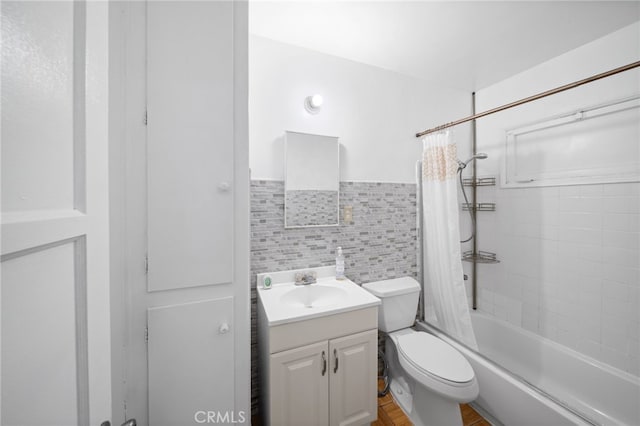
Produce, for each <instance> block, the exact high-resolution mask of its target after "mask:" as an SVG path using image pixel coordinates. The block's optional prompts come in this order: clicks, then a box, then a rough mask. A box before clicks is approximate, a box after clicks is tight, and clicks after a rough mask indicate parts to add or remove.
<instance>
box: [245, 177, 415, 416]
mask: <svg viewBox="0 0 640 426" xmlns="http://www.w3.org/2000/svg"><path fill="white" fill-rule="evenodd" d="M344 206H352V207H353V221H352V222H350V223H344V222H343V217H342V208H343V207H344ZM340 207H341V212H340V226H334V227H319V228H300V229H284V182H282V181H263V180H254V181H251V286H252V291H251V323H252V327H251V355H252V356H251V358H252V359H251V387H252V389H251V407H252V413H253V415H255V414H257V413H258V395H259V394H260V383H259V377H258V371H257V364H258V362H257V361H258V356H257V355H258V353H257V350H258V348H257V330H256V303H257V299H256V297H257V294H256V291H255V287H256V274H258V273H261V272H273V271H285V270H289V269H300V268H307V267H316V266H326V265H333V264H334V263H335V256H336V248H337V247H342V249H343V252H344V256H345V269H346V271H345V272H346V275H347V277H348V278H349V279H351V280H352V281H353V282H355V283H357V284H364V283H367V282H370V281H377V280H383V279H388V278H396V277H401V276H406V275H409V276H413V277H416V276H417V258H416V253H417V249H416V232H417V231H416V185H415V184H399V183H381V182H374V183H368V182H367V183H365V182H341V183H340Z"/></svg>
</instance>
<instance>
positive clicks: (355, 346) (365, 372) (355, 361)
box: [329, 330, 378, 426]
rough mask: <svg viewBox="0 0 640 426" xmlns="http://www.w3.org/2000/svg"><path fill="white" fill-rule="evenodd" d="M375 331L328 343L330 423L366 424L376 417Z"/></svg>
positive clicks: (376, 338)
mask: <svg viewBox="0 0 640 426" xmlns="http://www.w3.org/2000/svg"><path fill="white" fill-rule="evenodd" d="M377 351H378V330H369V331H365V332H363V333H358V334H353V335H351V336H346V337H341V338H338V339H333V340H330V341H329V355H330V359H331V362H330V367H331V369H330V375H331V379H330V382H331V384H330V389H329V399H330V410H329V415H330V424H331V425H332V426H338V425H340V426H346V425H362V424H365V423H366V424H368V423H371V422H373V421H375V420H376V418H377V389H378V387H377V383H376V382H377V378H378V372H377V367H378V366H377V359H378V358H377V355H378V354H377Z"/></svg>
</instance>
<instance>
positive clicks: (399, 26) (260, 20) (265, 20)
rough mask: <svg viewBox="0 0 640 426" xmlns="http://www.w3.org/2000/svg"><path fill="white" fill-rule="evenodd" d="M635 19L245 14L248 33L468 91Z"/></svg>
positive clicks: (563, 4)
mask: <svg viewBox="0 0 640 426" xmlns="http://www.w3.org/2000/svg"><path fill="white" fill-rule="evenodd" d="M638 20H640V1H493V2H490V1H361V0H360V1H300V0H299V1H293V0H290V1H261V0H257V1H252V2H251V3H250V9H249V30H250V33H252V34H255V35H258V36H261V37H266V38H269V39H273V40H277V41H280V42H284V43H288V44H292V45H296V46H300V47H304V48H308V49H311V50H315V51H318V52H322V53H326V54H330V55H334V56H338V57H342V58H346V59H350V60H353V61H357V62H361V63H365V64H369V65H373V66H376V67H380V68H384V69H387V70H391V71H395V72H399V73H402V74H407V75H410V76H414V77H417V78H421V79H425V80H427V81H431V82H433V83H436V84H442V85H445V86H447V87H452V88H458V89H462V90H468V91H474V90H479V89H482V88H484V87H487V86H490V85H492V84H494V83H496V82H498V81H501V80H503V79H505V78H507V77H509V76H512V75H514V74H517V73H519V72H521V71H524V70H526V69H528V68H530V67H532V66H534V65H536V64H539V63H542V62H544V61H547V60H549V59H551V58H553V57H555V56H558V55H560V54H562V53H564V52H567V51H569V50H571V49H574V48H576V47H578V46H581V45H583V44H585V43H588V42H590V41H592V40H595V39H597V38H599V37H602V36H604V35H605V34H608V33H611V32H613V31H615V30H617V29H619V28H622V27H625V26H627V25H630V24H632V23H633V22H635V21H638ZM638 37H640V34H639V35H638ZM639 55H640V52H639ZM620 65H624V64H620ZM603 71H605V70H603Z"/></svg>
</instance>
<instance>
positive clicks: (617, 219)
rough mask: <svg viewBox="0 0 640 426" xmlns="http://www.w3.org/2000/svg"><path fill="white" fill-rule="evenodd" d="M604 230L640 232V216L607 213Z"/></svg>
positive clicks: (604, 216) (604, 219)
mask: <svg viewBox="0 0 640 426" xmlns="http://www.w3.org/2000/svg"><path fill="white" fill-rule="evenodd" d="M603 229H605V230H607V231H622V232H636V233H637V232H640V215H637V214H623V213H605V214H604V215H603Z"/></svg>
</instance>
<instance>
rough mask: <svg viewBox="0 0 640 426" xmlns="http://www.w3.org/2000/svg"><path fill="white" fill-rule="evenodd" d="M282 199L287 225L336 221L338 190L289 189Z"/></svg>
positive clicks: (333, 223)
mask: <svg viewBox="0 0 640 426" xmlns="http://www.w3.org/2000/svg"><path fill="white" fill-rule="evenodd" d="M284 201H285V214H286V219H287V220H286V222H287V226H288V227H292V226H309V225H335V224H336V223H338V191H320V190H302V189H298V190H289V191H285V200H284Z"/></svg>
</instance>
